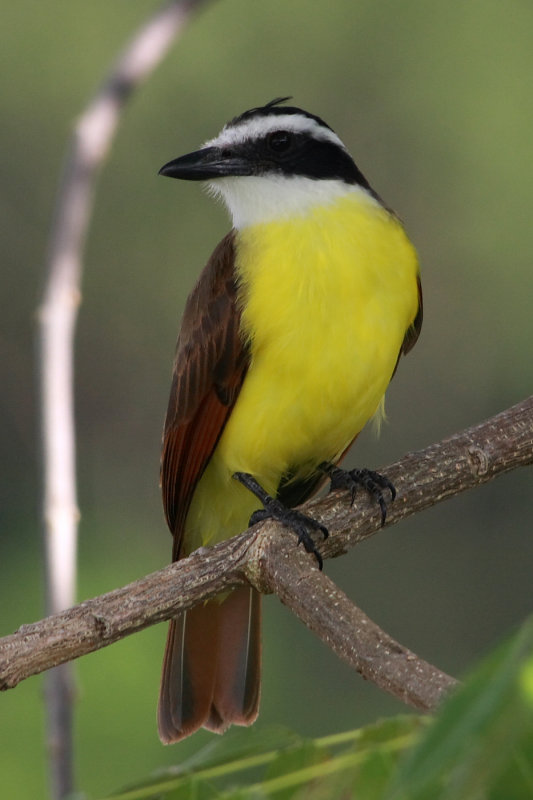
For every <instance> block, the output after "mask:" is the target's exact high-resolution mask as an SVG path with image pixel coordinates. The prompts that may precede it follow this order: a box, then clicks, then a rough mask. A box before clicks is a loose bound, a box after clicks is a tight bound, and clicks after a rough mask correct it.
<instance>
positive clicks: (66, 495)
mask: <svg viewBox="0 0 533 800" xmlns="http://www.w3.org/2000/svg"><path fill="white" fill-rule="evenodd" d="M205 2H206V0H171V2H165V3H164V4H163V5H162V7H161V8H159V9H158V10H157V11H156V12H155V13H154V14H153V15H152V16H151V18H150V19H149V20H148V21H147V22H145V23H143V25H142V26H141V27H140V29H139V30H138V31H137V32H136V34H135V35H134V36H133V38H132V39H131V41H130V43H129V44H128V46H127V47H126V48H125V50H124V51H123V53H122V54H121V55H120V57H119V58H118V60H117V62H116V63H115V64H114V66H113V67H112V69H111V71H110V73H109V75H108V77H107V78H106V80H105V81H104V83H103V84H102V86H101V87H100V89H99V90H98V91H97V93H96V95H95V97H94V98H93V100H92V101H91V102H90V103H89V105H88V106H87V108H86V110H85V111H84V113H83V114H82V115H81V117H80V118H79V120H78V122H77V124H76V126H75V129H74V133H73V136H72V141H71V143H70V148H69V153H68V156H67V159H66V162H65V165H64V169H63V178H62V182H61V186H60V189H59V191H58V199H57V207H56V213H55V219H54V223H53V226H52V232H51V236H50V244H49V251H48V257H47V272H48V276H47V282H46V287H45V291H44V297H43V301H42V304H41V307H40V309H39V323H40V343H39V344H40V359H39V366H40V384H41V386H40V389H41V405H42V422H41V426H42V441H43V461H44V498H43V518H44V539H45V548H44V550H45V582H46V608H47V612H48V613H55V612H57V611H59V610H60V609H62V608H67V607H68V606H70V605H71V604H72V603H73V602H74V597H75V583H76V549H77V525H78V516H79V514H78V508H77V500H76V473H75V432H74V400H73V380H72V374H73V341H74V330H75V326H76V318H77V313H78V306H79V301H80V283H81V274H82V255H83V250H84V245H85V239H86V235H87V231H88V228H89V222H90V219H91V213H92V205H93V194H94V187H95V181H96V177H97V175H98V171H99V169H100V167H101V165H102V163H103V162H104V160H105V157H106V155H107V153H108V151H109V148H110V146H111V142H112V140H113V137H114V134H115V131H116V128H117V126H118V122H119V119H120V114H121V112H122V109H123V107H124V105H125V104H126V101H127V100H128V99H129V97H130V96H131V94H132V92H133V91H134V90H135V89H136V88H137V87H138V86H139V84H140V83H141V82H142V81H143V80H145V79H146V78H147V77H148V76H149V75H150V73H151V72H152V71H153V70H154V69H155V67H156V66H157V65H158V64H159V63H160V61H161V60H162V59H163V57H164V56H165V54H166V53H167V51H168V49H169V47H170V45H171V44H172V42H173V41H174V39H175V37H176V36H177V35H178V34H179V33H180V32H181V30H182V29H183V27H184V26H185V24H186V23H187V22H188V20H189V18H190V16H191V14H192V12H193V11H195V10H196V9H198V8H199V7H200V6H202V5H204V4H205ZM72 697H73V691H72V676H71V674H70V670H69V669H68V668H62V669H60V670H55V671H54V672H52V673H51V674H50V676H49V680H48V685H47V687H46V706H47V715H48V744H49V752H50V762H51V772H52V776H51V782H52V794H53V796H54V797H58V798H60V797H63V796H65V795H67V794H69V793H70V792H71V791H72V784H73V780H72V753H71V750H72Z"/></svg>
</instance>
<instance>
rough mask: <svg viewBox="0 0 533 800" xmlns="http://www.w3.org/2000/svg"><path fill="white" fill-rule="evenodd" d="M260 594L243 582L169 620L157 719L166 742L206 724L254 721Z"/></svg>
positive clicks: (221, 727) (216, 728) (211, 727)
mask: <svg viewBox="0 0 533 800" xmlns="http://www.w3.org/2000/svg"><path fill="white" fill-rule="evenodd" d="M260 680H261V596H260V594H259V593H258V592H257V591H256V590H255V589H252V588H251V587H248V586H243V587H241V588H239V589H235V591H233V592H231V594H230V595H229V596H228V597H227V598H226V599H225V600H224V601H223V602H221V603H220V602H217V601H216V600H213V601H211V602H209V603H206V604H205V605H201V606H196V607H195V608H192V609H191V610H190V611H187V612H185V613H184V614H181V615H180V616H179V617H177V618H176V619H173V620H172V621H171V623H170V626H169V631H168V637H167V645H166V649H165V657H164V660H163V675H162V678H161V691H160V694H159V707H158V711H157V719H158V725H159V736H160V738H161V741H162V742H163V743H164V744H171V743H172V742H177V741H179V740H180V739H184V738H185V737H186V736H189V735H190V734H191V733H194V731H196V730H198V728H201V727H202V726H203V727H204V728H208V729H209V730H211V731H215V732H216V733H222V732H223V731H224V730H225V729H226V728H227V727H228V725H230V724H231V723H234V724H236V725H251V724H252V722H254V720H255V719H256V717H257V712H258V710H259V693H260Z"/></svg>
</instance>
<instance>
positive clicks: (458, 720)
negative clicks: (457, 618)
mask: <svg viewBox="0 0 533 800" xmlns="http://www.w3.org/2000/svg"><path fill="white" fill-rule="evenodd" d="M532 653H533V620H529V621H528V622H527V623H526V624H525V625H524V626H523V627H522V629H521V630H520V631H519V632H518V634H517V635H516V636H515V637H514V638H513V639H512V640H511V641H510V642H509V643H507V644H505V645H504V646H501V647H499V648H498V649H497V650H496V652H495V653H493V654H492V655H491V656H490V657H489V658H488V659H486V660H485V661H484V662H483V663H482V664H481V666H480V667H479V668H478V669H477V670H476V671H475V672H474V674H473V675H472V676H471V678H470V679H469V680H468V682H467V683H466V684H465V685H464V686H463V687H462V688H460V689H459V690H458V691H457V692H456V693H455V694H454V695H453V696H452V697H451V698H450V699H449V700H448V701H447V702H446V703H445V705H444V706H443V708H442V709H441V711H440V712H439V714H438V716H437V718H436V720H435V722H434V724H433V725H432V726H431V728H430V729H429V730H428V731H427V733H426V735H425V736H423V737H422V738H421V740H420V742H419V744H418V745H417V746H416V747H415V748H414V749H413V751H412V752H411V753H410V754H409V755H408V756H407V757H406V759H405V761H404V762H403V763H402V765H401V766H400V768H399V770H398V772H397V774H396V776H395V777H394V779H393V781H392V784H391V787H390V789H389V791H387V793H386V794H385V798H386V800H456V799H457V798H461V800H470V799H472V800H476V798H485V797H486V796H487V791H488V790H490V787H491V785H495V786H496V785H497V783H498V780H499V779H500V776H501V775H502V774H504V773H505V772H507V771H510V773H511V774H512V775H513V776H515V777H517V774H518V770H519V764H520V763H521V764H522V767H521V773H522V775H523V778H522V780H521V785H522V786H526V785H527V781H528V780H529V778H528V774H529V766H530V757H531V750H529V755H528V748H527V747H525V742H526V740H528V739H529V736H530V735H531V733H532V732H533V722H532V703H531V702H530V698H531V692H530V681H529V676H530V672H529V670H530V664H531V663H532V659H533V656H532ZM508 780H510V777H509V776H508ZM517 780H518V778H517ZM517 785H518V784H517ZM517 791H520V792H523V790H522V789H519V790H518V789H517ZM529 792H530V793H529V794H524V793H519V794H516V798H517V800H518V798H519V799H520V800H522V798H524V800H526V798H531V797H532V796H533V794H532V793H531V786H530V787H529ZM500 796H501V797H502V798H503V797H505V800H511V795H510V794H509V793H507V794H505V795H496V794H495V795H494V798H496V797H500ZM513 800H514V798H513Z"/></svg>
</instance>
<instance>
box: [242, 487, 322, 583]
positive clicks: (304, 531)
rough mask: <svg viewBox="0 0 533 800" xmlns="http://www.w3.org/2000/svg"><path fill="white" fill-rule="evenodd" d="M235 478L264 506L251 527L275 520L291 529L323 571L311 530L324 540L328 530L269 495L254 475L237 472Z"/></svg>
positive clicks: (252, 520)
mask: <svg viewBox="0 0 533 800" xmlns="http://www.w3.org/2000/svg"><path fill="white" fill-rule="evenodd" d="M233 477H234V478H235V480H237V481H239V483H242V485H243V486H245V487H246V488H247V489H248V490H249V491H250V492H252V494H255V496H256V497H257V499H258V500H260V501H261V503H262V504H263V506H264V507H263V508H260V509H259V510H258V511H254V513H253V514H252V516H251V517H250V525H255V523H256V522H262V520H264V519H274V520H276V521H277V522H281V524H282V525H285V526H286V527H287V528H290V529H291V530H292V531H294V533H296V534H297V536H298V544H300V543H301V544H303V546H304V547H305V549H306V551H307V552H308V553H313V555H314V556H315V558H316V560H317V562H318V568H319V569H322V556H321V555H320V553H319V552H318V550H317V549H316V547H315V543H314V541H313V538H312V536H311V534H310V532H309V529H311V530H316V531H320V532H321V533H322V535H323V537H324V539H326V538H327V536H328V530H327V528H326V527H324V525H321V523H320V522H317V520H316V519H313V518H312V517H308V516H307V515H306V514H302V512H301V511H296V509H294V508H287V507H286V506H284V505H283V503H281V502H280V501H279V500H278V499H277V498H276V497H272V496H271V495H269V494H268V493H267V492H265V490H264V489H263V487H262V486H261V485H260V484H259V483H258V482H257V481H256V479H255V478H254V477H253V475H250V474H249V473H248V472H235V473H234V475H233Z"/></svg>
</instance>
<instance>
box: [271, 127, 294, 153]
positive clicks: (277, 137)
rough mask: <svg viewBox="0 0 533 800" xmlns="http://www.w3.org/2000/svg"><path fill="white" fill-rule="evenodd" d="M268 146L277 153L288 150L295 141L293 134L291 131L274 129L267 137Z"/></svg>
mask: <svg viewBox="0 0 533 800" xmlns="http://www.w3.org/2000/svg"><path fill="white" fill-rule="evenodd" d="M266 141H267V145H268V147H269V148H270V149H271V150H273V151H274V152H276V153H281V152H283V151H284V150H288V149H289V147H290V146H291V144H292V142H293V134H292V133H291V132H290V131H272V133H269V134H268V136H267V137H266Z"/></svg>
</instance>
